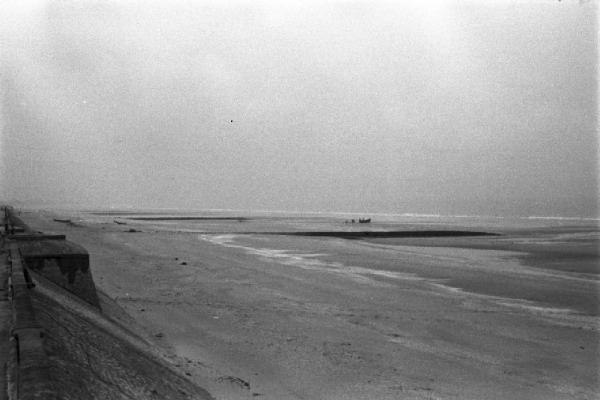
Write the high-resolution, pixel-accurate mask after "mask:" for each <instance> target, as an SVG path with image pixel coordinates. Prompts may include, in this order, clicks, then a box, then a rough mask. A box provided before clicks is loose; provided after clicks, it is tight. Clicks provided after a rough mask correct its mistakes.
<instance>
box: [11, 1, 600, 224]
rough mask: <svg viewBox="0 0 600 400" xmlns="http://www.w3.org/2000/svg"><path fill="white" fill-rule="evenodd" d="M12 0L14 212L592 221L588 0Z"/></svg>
mask: <svg viewBox="0 0 600 400" xmlns="http://www.w3.org/2000/svg"><path fill="white" fill-rule="evenodd" d="M0 4H2V8H3V12H2V14H3V17H0V18H2V21H0V22H1V25H2V27H1V28H0V30H1V32H2V36H1V39H2V46H1V49H2V53H1V55H0V62H1V65H0V68H1V70H0V72H1V76H0V79H1V86H0V89H1V93H0V95H1V100H2V102H1V107H2V108H1V109H0V123H1V124H2V125H1V126H2V132H1V137H0V140H1V142H0V146H1V147H0V151H1V160H0V162H1V164H0V167H1V168H2V170H1V172H2V174H1V185H2V186H1V188H0V193H1V194H0V197H1V198H3V199H4V200H7V201H14V200H21V201H25V202H28V203H30V204H33V203H38V202H40V201H44V202H46V203H47V204H52V205H69V206H80V207H126V206H134V207H180V208H195V209H198V208H221V209H260V210H303V211H309V210H312V211H356V212H392V213H411V212H415V213H417V212H418V213H433V214H436V213H439V214H470V215H473V214H478V215H545V216H549V215H561V216H586V217H596V216H598V199H597V192H598V137H597V135H598V132H597V113H598V102H597V89H598V88H597V63H598V59H597V56H598V53H597V45H598V34H597V28H598V26H597V22H596V20H597V8H598V7H597V2H595V1H588V2H580V1H577V0H562V1H557V0H554V1H553V0H538V1H532V0H523V1H518V0H513V1H509V0H506V1H500V0H496V1H493V0H491V1H490V0H487V1H483V0H482V1H458V0H457V1H414V2H410V1H405V2H387V3H385V2H373V1H365V2H360V1H335V2H328V3H326V2H297V3H291V2H283V3H279V2H260V1H259V2H257V1H252V2H250V1H248V2H216V1H213V2H207V1H204V2H202V1H175V2H173V1H147V0H146V1H141V0H140V1H74V0H73V1H22V2H13V1H8V0H6V1H2V3H0Z"/></svg>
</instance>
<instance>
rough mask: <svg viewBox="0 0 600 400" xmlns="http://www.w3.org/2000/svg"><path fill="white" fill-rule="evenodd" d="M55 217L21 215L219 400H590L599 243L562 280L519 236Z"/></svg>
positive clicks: (594, 377)
mask: <svg viewBox="0 0 600 400" xmlns="http://www.w3.org/2000/svg"><path fill="white" fill-rule="evenodd" d="M58 216H59V217H64V216H65V215H58ZM53 217H56V214H51V213H44V212H35V213H25V214H23V219H25V221H26V222H27V223H28V224H29V225H30V226H32V227H33V228H34V229H39V230H41V231H44V232H46V233H49V232H56V233H65V234H66V235H67V237H68V238H69V239H70V240H71V241H73V242H76V243H78V244H80V245H82V246H83V247H85V248H86V249H87V250H88V251H89V252H90V255H91V266H92V271H93V275H94V279H95V282H96V285H97V287H98V288H100V289H101V290H102V291H103V292H104V293H106V295H107V296H109V297H110V298H112V299H114V300H115V301H116V302H117V303H118V304H119V305H120V306H121V307H123V308H124V309H125V310H126V311H127V312H128V314H129V315H130V316H131V317H132V318H133V320H134V321H135V324H134V325H136V326H138V327H137V328H136V329H137V330H138V331H139V332H140V335H143V336H145V337H147V338H149V339H150V340H152V341H153V342H155V343H156V344H157V348H159V349H160V350H161V351H162V353H163V354H164V355H165V358H167V359H168V360H170V362H172V363H173V364H175V365H177V367H178V368H180V369H181V370H182V371H183V373H184V374H186V375H187V376H188V377H189V379H190V380H192V381H194V382H195V383H197V384H199V385H200V386H202V387H204V388H205V389H207V390H208V391H209V392H210V393H211V394H212V395H213V396H214V397H215V398H217V399H248V398H260V399H413V398H414V399H438V398H440V399H592V398H598V389H599V386H598V377H599V375H598V371H599V369H598V360H599V358H598V357H599V353H598V343H599V341H598V339H599V337H598V327H599V325H598V313H597V304H598V303H597V293H598V280H597V274H596V272H597V270H596V271H594V269H593V266H594V265H596V266H597V253H594V251H593V247H594V246H595V247H597V238H596V239H594V240H595V242H594V240H592V241H591V242H590V243H591V244H590V243H587V242H586V243H584V244H580V248H579V250H577V251H576V250H573V254H582V252H583V253H585V252H586V251H588V250H589V254H591V258H586V260H587V261H582V262H581V265H584V264H585V265H586V266H585V267H581V268H582V269H583V271H579V270H576V271H564V269H565V267H564V265H563V267H562V269H561V268H559V267H556V266H555V268H540V265H539V263H542V261H543V259H544V254H546V253H545V252H542V251H541V250H540V248H543V245H540V243H541V242H540V241H539V240H538V241H537V242H536V243H537V244H536V245H535V246H533V245H532V246H533V247H530V248H528V247H527V245H526V243H529V242H527V240H528V239H531V238H532V237H534V236H535V235H534V236H532V234H531V233H530V232H523V231H521V232H520V233H515V232H513V233H510V234H509V235H507V236H503V237H502V238H501V239H496V238H479V239H464V238H462V239H452V240H454V241H449V240H450V239H439V242H433V241H431V240H425V241H424V240H420V241H419V240H414V239H411V240H408V241H404V242H402V241H400V242H399V241H398V240H399V239H394V240H395V241H394V240H391V239H390V240H387V239H381V240H379V239H375V240H372V241H355V240H346V239H339V238H310V237H303V238H298V237H286V238H284V237H276V236H263V235H249V236H231V235H229V236H228V235H222V234H221V235H217V234H209V235H199V234H197V233H193V232H190V231H187V232H183V231H182V232H172V231H170V230H171V229H172V228H173V227H174V226H175V225H156V224H154V225H153V224H152V223H153V222H150V221H128V220H126V219H121V221H127V225H126V226H124V225H121V224H115V223H114V222H113V219H114V217H112V216H106V217H102V216H93V217H90V216H89V215H79V216H77V215H68V217H69V218H71V219H72V221H73V222H74V224H64V223H60V222H56V221H53V220H52V218H53ZM197 223H198V224H202V223H204V222H201V221H199V222H197ZM206 223H208V222H206ZM211 223H214V224H218V223H221V222H218V221H217V222H214V221H213V222H211ZM222 223H223V224H229V223H231V224H234V223H237V222H227V221H223V222H222ZM240 224H242V223H240ZM198 226H202V225H198ZM205 227H206V225H205ZM221 228H223V229H225V228H227V226H225V225H223V226H220V225H211V229H213V230H215V231H218V230H219V229H221ZM305 228H306V227H305V226H302V227H300V228H298V229H305ZM130 229H135V230H137V231H138V232H128V231H129V230H130ZM235 229H238V230H241V229H242V228H239V227H238V228H235ZM275 230H277V229H275ZM537 234H539V232H537ZM535 237H536V238H537V239H539V236H535ZM587 238H589V237H587ZM436 240H437V239H436ZM399 244H403V246H399ZM436 244H437V245H443V246H444V247H435V246H436ZM432 246H433V247H432ZM536 246H537V247H536ZM540 246H542V247H540ZM561 246H562V248H563V249H566V250H569V249H570V248H571V247H569V246H570V245H568V244H563V245H560V244H559V243H554V245H551V247H552V248H557V247H561ZM290 248H293V249H295V250H294V251H293V252H290V251H286V249H288V250H289V249H290ZM475 248H478V249H475ZM532 249H537V250H536V251H538V253H536V252H535V251H531V250H532ZM583 249H587V250H585V251H584V250H583ZM590 249H592V250H590ZM567 253H569V252H568V251H567ZM536 254H537V255H536ZM569 254H570V253H569ZM586 254H587V253H586ZM527 257H529V259H528V258H527ZM532 257H533V261H532ZM565 257H566V256H565ZM594 257H596V258H594ZM584 258H585V257H584ZM564 259H565V260H567V261H564V263H567V264H568V263H570V262H571V261H569V260H570V259H569V258H568V257H566V258H564ZM527 260H529V261H527ZM536 260H537V261H536ZM540 260H541V261H540ZM590 260H591V261H590ZM536 262H538V265H536ZM573 263H574V264H573V265H575V264H576V262H573ZM590 263H591V264H590ZM590 265H591V266H592V267H590ZM573 268H575V269H576V265H575V266H574V267H573ZM586 268H587V269H586ZM590 268H591V269H590ZM452 279H455V281H452ZM511 287H515V288H516V289H514V290H512V289H511ZM456 288H463V289H465V288H466V289H465V290H466V291H465V290H460V289H456ZM537 288H540V290H539V291H538V290H537ZM549 293H550V294H553V295H549Z"/></svg>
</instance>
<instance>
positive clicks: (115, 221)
mask: <svg viewBox="0 0 600 400" xmlns="http://www.w3.org/2000/svg"><path fill="white" fill-rule="evenodd" d="M113 222H114V223H115V224H117V225H127V222H121V221H117V220H116V219H115V220H114V221H113Z"/></svg>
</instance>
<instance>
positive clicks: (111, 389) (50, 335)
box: [0, 207, 212, 400]
mask: <svg viewBox="0 0 600 400" xmlns="http://www.w3.org/2000/svg"><path fill="white" fill-rule="evenodd" d="M0 218H1V219H2V222H1V223H2V225H1V226H3V227H4V230H3V232H1V234H0V363H1V365H0V369H1V371H0V400H28V399H49V400H52V399H212V397H211V396H210V394H209V393H208V392H206V391H205V390H203V389H202V388H200V387H198V386H196V385H194V384H193V383H192V382H190V381H189V380H187V379H186V378H185V377H183V376H181V375H180V374H179V373H177V372H176V371H175V370H174V369H173V368H172V366H171V365H169V364H168V363H167V362H165V361H164V360H163V359H162V358H161V357H160V356H159V355H158V354H157V353H156V352H155V351H153V349H152V345H151V344H150V343H149V342H148V341H146V340H145V339H143V338H141V337H140V336H138V335H137V334H136V333H134V332H132V331H130V330H129V329H128V328H127V327H124V326H123V325H121V324H120V323H119V322H117V321H116V320H114V319H112V318H111V316H110V315H107V314H105V313H104V312H103V304H104V303H103V302H107V301H110V300H109V299H107V298H104V300H103V298H102V297H101V296H99V292H98V291H97V289H96V286H95V284H94V280H93V277H92V271H91V268H90V261H89V255H88V253H87V251H86V250H85V249H84V248H82V247H81V246H78V245H77V244H75V243H72V242H70V241H68V240H67V238H66V237H65V236H64V235H48V234H44V233H41V232H36V231H35V230H33V229H31V228H30V227H29V226H27V225H26V224H25V222H24V221H23V220H22V219H21V218H20V217H19V216H18V213H17V212H16V211H15V210H14V209H12V208H10V207H3V208H2V210H1V213H0ZM111 306H115V305H114V304H111Z"/></svg>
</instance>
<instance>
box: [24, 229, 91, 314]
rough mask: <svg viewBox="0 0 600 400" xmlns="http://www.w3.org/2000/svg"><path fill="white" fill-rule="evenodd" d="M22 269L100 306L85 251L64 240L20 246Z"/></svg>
mask: <svg viewBox="0 0 600 400" xmlns="http://www.w3.org/2000/svg"><path fill="white" fill-rule="evenodd" d="M19 249H20V251H21V257H22V259H23V261H24V263H25V266H26V267H27V268H28V269H30V270H32V271H35V272H36V273H38V274H40V275H41V276H43V277H44V278H46V279H48V280H49V281H51V282H54V283H55V284H57V285H59V286H61V287H63V288H64V289H66V290H68V291H69V292H71V293H73V294H75V295H76V296H78V297H79V298H81V299H82V300H84V301H87V302H88V303H90V304H92V305H93V306H96V307H100V303H99V301H98V295H97V293H96V286H95V285H94V280H93V279H92V272H91V270H90V258H89V254H88V252H87V251H86V250H85V249H84V248H83V247H81V246H78V245H76V244H75V243H72V242H69V241H67V240H35V241H25V242H21V243H20V244H19Z"/></svg>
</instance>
